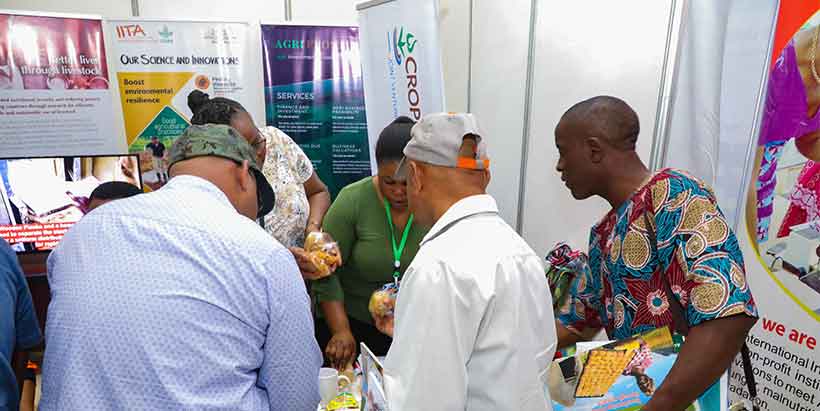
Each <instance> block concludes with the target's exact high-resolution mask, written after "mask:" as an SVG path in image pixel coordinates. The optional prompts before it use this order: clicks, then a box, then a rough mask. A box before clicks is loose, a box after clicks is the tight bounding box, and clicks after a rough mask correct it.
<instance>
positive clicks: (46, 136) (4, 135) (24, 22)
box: [0, 11, 124, 157]
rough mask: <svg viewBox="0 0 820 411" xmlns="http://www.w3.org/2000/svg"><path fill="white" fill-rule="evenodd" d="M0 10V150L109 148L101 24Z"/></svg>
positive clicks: (110, 119) (113, 138) (117, 144)
mask: <svg viewBox="0 0 820 411" xmlns="http://www.w3.org/2000/svg"><path fill="white" fill-rule="evenodd" d="M11 13H12V12H9V13H8V14H6V13H3V12H2V11H0V124H2V127H0V147H1V148H0V156H2V157H28V156H67V155H88V154H115V153H119V152H121V151H122V150H123V149H124V147H123V144H122V141H121V139H120V138H118V137H119V133H117V130H116V129H115V127H114V124H115V122H114V112H113V110H112V104H111V103H112V97H111V91H110V90H109V78H108V67H107V65H106V58H105V47H104V45H103V36H102V22H101V21H100V19H99V17H97V18H93V17H92V18H88V17H79V16H62V15H53V16H52V15H20V14H11Z"/></svg>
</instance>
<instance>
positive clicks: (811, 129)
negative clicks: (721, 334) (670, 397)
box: [730, 1, 820, 410]
mask: <svg viewBox="0 0 820 411" xmlns="http://www.w3.org/2000/svg"><path fill="white" fill-rule="evenodd" d="M818 11H820V2H817V1H813V2H781V3H780V8H779V10H778V16H777V23H776V26H775V28H774V31H773V34H774V36H773V42H772V49H771V52H772V53H771V64H770V65H769V67H768V81H767V83H766V89H765V90H762V92H763V94H762V96H763V98H761V100H760V101H759V103H758V109H759V116H760V117H759V118H760V121H759V133H758V134H757V135H756V136H754V137H753V141H752V144H753V146H752V147H751V149H752V150H751V151H752V154H753V156H751V157H750V158H751V162H750V164H749V166H748V167H749V175H750V184H749V187H748V194H747V197H746V205H745V213H746V220H745V224H746V228H747V231H748V236H746V237H745V238H740V240H741V247H742V248H743V251H744V255H745V256H746V270H747V278H748V279H749V286H750V287H751V289H752V291H753V293H754V296H755V301H756V302H757V304H758V308H759V312H760V317H761V318H760V321H758V323H757V325H756V326H755V327H754V328H753V329H752V332H751V333H750V335H749V337H748V338H747V340H746V341H747V344H748V346H749V349H750V354H751V360H752V364H753V367H754V375H755V376H756V379H757V383H758V387H757V389H758V398H757V400H756V401H755V404H756V405H758V406H759V407H760V409H763V410H766V409H769V410H780V409H789V410H817V409H820V378H818V376H820V355H818V350H820V349H819V348H818V347H817V345H818V340H819V339H820V74H818V64H820V63H818V61H817V60H818V55H819V54H820V12H818ZM730 392H731V394H732V396H733V398H732V399H733V400H737V399H744V400H749V399H750V395H749V392H748V389H747V388H746V381H745V377H744V374H743V372H742V367H741V366H740V360H739V359H737V360H735V362H734V364H733V368H732V371H731V375H730Z"/></svg>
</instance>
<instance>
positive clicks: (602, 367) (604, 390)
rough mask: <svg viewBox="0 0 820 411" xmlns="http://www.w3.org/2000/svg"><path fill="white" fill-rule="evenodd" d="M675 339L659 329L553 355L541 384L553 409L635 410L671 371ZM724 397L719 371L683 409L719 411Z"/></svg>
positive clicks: (724, 386) (675, 353)
mask: <svg viewBox="0 0 820 411" xmlns="http://www.w3.org/2000/svg"><path fill="white" fill-rule="evenodd" d="M679 340H680V339H679V338H677V336H676V338H675V339H673V337H672V335H671V333H670V332H669V330H668V329H667V328H663V329H659V330H655V331H652V332H649V333H646V334H642V335H641V336H639V337H637V338H634V339H630V340H625V341H616V342H610V343H608V344H606V345H603V346H602V347H599V348H592V349H588V350H580V349H579V350H578V352H577V353H576V354H575V355H574V356H568V357H564V358H559V359H557V360H555V361H554V362H553V364H552V367H551V369H550V373H549V378H548V386H547V387H545V389H546V390H547V391H548V392H549V394H550V397H551V398H552V401H553V408H554V410H555V411H563V410H609V411H632V410H639V409H640V408H641V407H642V406H643V405H645V404H646V403H647V402H648V401H649V399H650V398H651V397H652V394H654V392H655V390H656V389H657V388H658V387H660V385H661V384H662V383H663V381H664V379H665V378H666V375H667V374H668V373H669V371H670V370H671V368H672V365H673V364H674V363H675V360H676V359H677V356H678V348H679V346H680V344H679V342H678V341H679ZM582 351H583V352H582ZM727 402H728V376H727V375H726V374H724V375H723V377H722V378H721V379H720V381H718V382H717V383H715V384H714V385H712V386H711V387H709V389H708V390H707V391H706V392H705V393H703V395H701V397H700V398H698V400H697V401H696V402H695V403H693V404H692V405H691V406H689V408H687V411H723V410H725V409H726V407H727Z"/></svg>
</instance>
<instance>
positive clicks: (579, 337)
mask: <svg viewBox="0 0 820 411" xmlns="http://www.w3.org/2000/svg"><path fill="white" fill-rule="evenodd" d="M555 328H556V329H557V331H558V349H561V348H565V347H569V346H571V345H575V344H577V343H579V342H581V341H592V339H593V338H595V335H596V334H598V332H600V331H601V330H600V329H598V330H596V329H587V330H584V332H583V333H581V334H578V333H576V332H575V331H572V330H570V329H569V328H567V327H565V326H564V325H563V324H561V323H560V322H558V321H557V320H556V321H555Z"/></svg>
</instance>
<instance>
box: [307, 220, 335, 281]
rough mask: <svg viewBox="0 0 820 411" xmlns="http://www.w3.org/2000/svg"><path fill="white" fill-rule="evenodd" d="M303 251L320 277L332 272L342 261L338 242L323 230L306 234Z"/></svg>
mask: <svg viewBox="0 0 820 411" xmlns="http://www.w3.org/2000/svg"><path fill="white" fill-rule="evenodd" d="M305 252H306V253H307V254H308V256H309V257H310V262H311V263H312V264H313V266H314V267H315V271H316V273H318V274H319V275H320V276H321V277H327V276H329V275H330V274H332V273H333V271H334V270H335V269H336V267H338V266H339V265H340V264H341V262H342V253H341V251H340V250H339V244H338V243H336V240H334V239H333V237H332V236H331V235H330V234H328V233H325V232H320V231H314V232H312V233H310V234H308V235H307V238H305Z"/></svg>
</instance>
